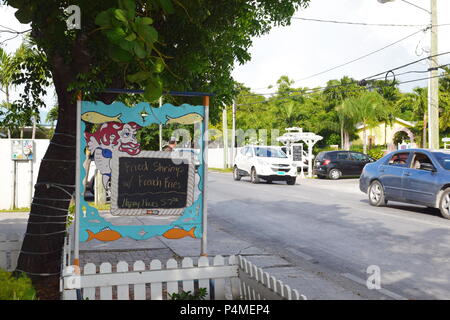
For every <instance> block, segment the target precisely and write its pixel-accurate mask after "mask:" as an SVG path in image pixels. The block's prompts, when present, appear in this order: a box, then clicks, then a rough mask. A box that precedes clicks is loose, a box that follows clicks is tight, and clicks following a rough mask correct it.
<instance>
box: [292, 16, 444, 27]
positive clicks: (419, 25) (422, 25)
mask: <svg viewBox="0 0 450 320" xmlns="http://www.w3.org/2000/svg"><path fill="white" fill-rule="evenodd" d="M292 19H296V20H303V21H311V22H322V23H335V24H349V25H358V26H373V27H410V28H411V27H419V28H423V27H425V26H430V25H429V24H393V23H366V22H352V21H337V20H326V19H315V18H302V17H292ZM448 25H450V24H448V23H445V24H437V25H433V27H442V26H448Z"/></svg>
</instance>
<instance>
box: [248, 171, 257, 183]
mask: <svg viewBox="0 0 450 320" xmlns="http://www.w3.org/2000/svg"><path fill="white" fill-rule="evenodd" d="M250 181H251V183H259V177H258V174H257V173H256V170H255V168H252V171H251V173H250Z"/></svg>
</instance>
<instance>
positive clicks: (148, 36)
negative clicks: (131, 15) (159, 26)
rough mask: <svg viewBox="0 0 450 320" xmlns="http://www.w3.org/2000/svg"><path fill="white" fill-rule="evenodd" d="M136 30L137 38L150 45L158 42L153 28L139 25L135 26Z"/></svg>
mask: <svg viewBox="0 0 450 320" xmlns="http://www.w3.org/2000/svg"><path fill="white" fill-rule="evenodd" d="M136 29H137V33H138V34H139V36H141V37H142V38H143V39H144V40H145V41H146V42H148V43H150V44H151V45H153V43H154V42H156V41H157V40H158V31H156V29H155V28H153V27H151V26H148V25H144V24H142V23H140V24H137V25H136Z"/></svg>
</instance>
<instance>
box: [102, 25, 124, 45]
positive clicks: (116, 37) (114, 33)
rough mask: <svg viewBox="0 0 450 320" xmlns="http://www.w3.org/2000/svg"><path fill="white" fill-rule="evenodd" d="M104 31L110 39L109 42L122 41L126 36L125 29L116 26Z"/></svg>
mask: <svg viewBox="0 0 450 320" xmlns="http://www.w3.org/2000/svg"><path fill="white" fill-rule="evenodd" d="M105 33H106V36H107V37H108V39H109V40H111V42H113V43H116V44H118V43H120V42H121V41H123V40H124V39H125V37H126V36H127V34H126V33H125V31H124V30H123V29H122V28H119V27H116V28H114V29H110V30H106V31H105Z"/></svg>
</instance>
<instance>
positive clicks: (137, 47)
mask: <svg viewBox="0 0 450 320" xmlns="http://www.w3.org/2000/svg"><path fill="white" fill-rule="evenodd" d="M134 53H136V55H137V56H138V57H139V58H140V59H144V58H145V57H146V56H147V51H145V47H144V46H143V45H142V44H141V42H140V41H135V42H134Z"/></svg>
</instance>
